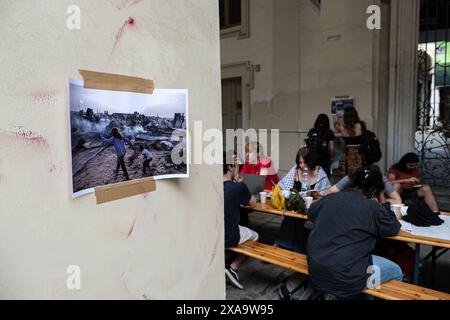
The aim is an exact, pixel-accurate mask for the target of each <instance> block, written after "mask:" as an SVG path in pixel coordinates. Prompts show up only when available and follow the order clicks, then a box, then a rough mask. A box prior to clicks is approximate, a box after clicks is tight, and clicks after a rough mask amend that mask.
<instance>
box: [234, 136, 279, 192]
mask: <svg viewBox="0 0 450 320" xmlns="http://www.w3.org/2000/svg"><path fill="white" fill-rule="evenodd" d="M241 174H258V175H264V176H266V184H265V187H264V188H265V189H266V190H272V188H273V186H275V185H276V184H277V183H278V180H279V179H278V175H277V173H276V171H275V170H274V169H273V167H272V160H271V159H270V158H269V157H260V145H259V143H247V144H246V145H245V164H244V165H243V166H242V169H241Z"/></svg>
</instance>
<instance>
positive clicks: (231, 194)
mask: <svg viewBox="0 0 450 320" xmlns="http://www.w3.org/2000/svg"><path fill="white" fill-rule="evenodd" d="M230 163H231V164H230ZM238 172H239V165H238V160H237V157H236V156H234V155H230V157H228V156H227V153H225V152H224V155H223V189H224V217H225V248H232V247H236V246H238V245H239V244H242V243H244V242H246V241H249V240H251V241H258V238H259V235H258V233H256V232H255V231H253V230H251V229H249V228H247V227H243V226H241V225H240V211H239V209H240V207H241V205H245V206H249V207H251V208H255V207H256V199H255V197H254V196H252V195H251V194H250V191H249V190H248V187H247V186H246V185H245V183H243V182H236V181H235V180H236V176H237V174H238ZM244 261H245V256H244V255H239V256H237V257H236V258H235V259H234V260H233V262H232V263H231V264H229V265H228V266H227V267H226V268H225V275H226V276H227V277H228V279H229V280H230V281H231V282H232V283H233V284H234V285H235V286H236V287H237V288H239V289H243V286H242V284H241V282H240V279H239V275H238V270H239V267H240V266H241V265H242V263H243V262H244Z"/></svg>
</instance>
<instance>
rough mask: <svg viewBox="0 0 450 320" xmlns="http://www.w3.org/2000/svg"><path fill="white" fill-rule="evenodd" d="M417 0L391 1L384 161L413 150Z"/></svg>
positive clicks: (389, 162)
mask: <svg viewBox="0 0 450 320" xmlns="http://www.w3.org/2000/svg"><path fill="white" fill-rule="evenodd" d="M419 17H420V1H419V0H392V2H391V52H390V67H389V69H390V71H389V72H390V76H389V79H390V81H389V83H390V89H389V108H388V111H389V112H388V122H387V126H388V137H387V142H388V143H387V157H386V159H387V163H388V164H389V165H392V164H393V163H395V162H396V161H398V159H399V158H400V157H401V156H402V155H404V154H405V153H407V152H411V151H413V150H414V143H415V129H416V128H415V127H416V109H417V45H418V37H419Z"/></svg>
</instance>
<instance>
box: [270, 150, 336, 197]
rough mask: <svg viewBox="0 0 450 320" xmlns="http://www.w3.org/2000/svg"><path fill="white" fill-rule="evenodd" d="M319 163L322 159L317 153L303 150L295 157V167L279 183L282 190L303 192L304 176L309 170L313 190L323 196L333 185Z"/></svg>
mask: <svg viewBox="0 0 450 320" xmlns="http://www.w3.org/2000/svg"><path fill="white" fill-rule="evenodd" d="M319 161H320V157H319V155H318V154H317V153H316V152H314V151H309V150H308V149H307V148H301V149H300V150H299V151H298V152H297V155H296V156H295V165H294V167H292V169H291V170H290V171H289V172H288V174H287V175H286V176H285V177H284V178H283V179H281V181H280V182H279V183H278V184H279V185H280V187H281V189H282V190H284V191H291V189H296V190H297V191H301V190H302V189H303V188H302V175H303V173H304V172H305V171H306V170H307V172H308V178H309V185H310V188H311V190H316V191H318V192H319V193H320V194H321V195H323V194H324V193H325V192H326V191H327V190H328V189H329V188H330V187H331V184H330V180H329V179H328V176H327V174H326V173H325V171H324V170H323V169H322V167H321V166H320V165H319Z"/></svg>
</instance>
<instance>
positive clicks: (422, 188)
mask: <svg viewBox="0 0 450 320" xmlns="http://www.w3.org/2000/svg"><path fill="white" fill-rule="evenodd" d="M419 162H420V161H419V157H418V156H417V155H416V154H415V153H408V154H406V155H404V156H403V157H402V158H401V159H400V161H399V162H397V163H396V164H394V165H393V166H392V167H391V168H390V169H389V176H388V179H389V180H390V181H391V183H392V184H393V186H394V188H395V190H397V191H398V193H400V196H401V197H402V199H403V201H408V200H414V199H423V200H424V201H425V203H426V204H427V205H428V207H429V208H430V209H431V211H433V212H435V213H440V211H439V208H438V204H437V201H436V198H435V197H434V195H433V191H432V190H431V187H430V186H429V185H424V184H420V180H421V176H422V174H421V172H420V169H419Z"/></svg>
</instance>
